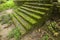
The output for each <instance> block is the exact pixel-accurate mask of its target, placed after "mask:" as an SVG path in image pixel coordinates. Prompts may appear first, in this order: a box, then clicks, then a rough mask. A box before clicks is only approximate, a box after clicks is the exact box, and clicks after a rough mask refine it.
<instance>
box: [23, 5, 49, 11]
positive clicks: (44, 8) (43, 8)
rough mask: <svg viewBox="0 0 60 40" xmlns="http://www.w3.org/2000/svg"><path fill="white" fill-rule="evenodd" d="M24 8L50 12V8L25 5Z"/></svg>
mask: <svg viewBox="0 0 60 40" xmlns="http://www.w3.org/2000/svg"><path fill="white" fill-rule="evenodd" d="M23 6H24V7H29V8H33V9H40V10H49V8H46V7H36V6H32V5H23Z"/></svg>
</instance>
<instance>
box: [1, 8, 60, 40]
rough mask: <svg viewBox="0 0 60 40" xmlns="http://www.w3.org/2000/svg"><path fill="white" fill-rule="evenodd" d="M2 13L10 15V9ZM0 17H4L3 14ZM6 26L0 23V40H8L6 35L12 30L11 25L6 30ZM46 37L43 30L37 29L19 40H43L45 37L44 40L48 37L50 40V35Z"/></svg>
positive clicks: (12, 26)
mask: <svg viewBox="0 0 60 40" xmlns="http://www.w3.org/2000/svg"><path fill="white" fill-rule="evenodd" d="M4 12H6V13H11V12H12V10H11V9H10V10H6V11H4ZM0 15H5V14H2V13H0ZM59 21H60V20H59ZM59 23H60V22H58V23H57V24H59ZM6 26H7V24H4V25H2V24H1V23H0V40H8V39H7V35H8V33H9V32H10V31H11V30H12V29H13V28H14V25H13V24H12V25H11V26H10V27H8V28H6ZM44 35H45V36H44ZM47 35H48V34H47V32H46V31H45V30H43V28H39V29H35V30H34V31H32V32H31V33H28V34H27V35H25V36H24V37H22V38H21V40H45V37H46V39H48V37H49V39H48V40H52V39H51V37H50V35H48V36H47ZM59 37H60V36H59ZM11 40H15V39H14V38H12V39H11Z"/></svg>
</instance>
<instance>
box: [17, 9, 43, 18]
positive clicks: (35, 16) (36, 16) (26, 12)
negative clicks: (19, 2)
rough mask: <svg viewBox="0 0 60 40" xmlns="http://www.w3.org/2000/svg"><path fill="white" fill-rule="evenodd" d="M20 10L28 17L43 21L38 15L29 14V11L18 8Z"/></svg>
mask: <svg viewBox="0 0 60 40" xmlns="http://www.w3.org/2000/svg"><path fill="white" fill-rule="evenodd" d="M18 10H20V11H22V12H24V13H25V14H27V15H29V16H32V17H34V18H36V19H41V18H42V17H41V16H39V15H36V14H33V13H31V12H28V11H26V10H24V9H21V8H18Z"/></svg>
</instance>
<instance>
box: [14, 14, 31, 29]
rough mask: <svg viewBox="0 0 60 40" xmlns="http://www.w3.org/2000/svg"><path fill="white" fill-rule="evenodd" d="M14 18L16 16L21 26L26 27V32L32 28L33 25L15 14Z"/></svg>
mask: <svg viewBox="0 0 60 40" xmlns="http://www.w3.org/2000/svg"><path fill="white" fill-rule="evenodd" d="M14 16H16V19H17V20H18V21H19V22H20V23H21V25H23V26H24V28H25V29H26V30H28V29H30V28H31V25H30V24H29V23H28V22H26V21H25V20H24V19H22V18H21V17H20V16H18V15H17V14H16V13H14Z"/></svg>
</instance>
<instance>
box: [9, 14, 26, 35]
mask: <svg viewBox="0 0 60 40" xmlns="http://www.w3.org/2000/svg"><path fill="white" fill-rule="evenodd" d="M10 16H11V17H12V21H13V22H14V25H15V27H19V30H20V32H21V34H22V35H23V34H25V33H26V30H25V29H24V27H23V26H22V25H21V24H20V23H19V22H18V20H17V19H16V18H15V17H14V16H13V15H12V14H11V15H10Z"/></svg>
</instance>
